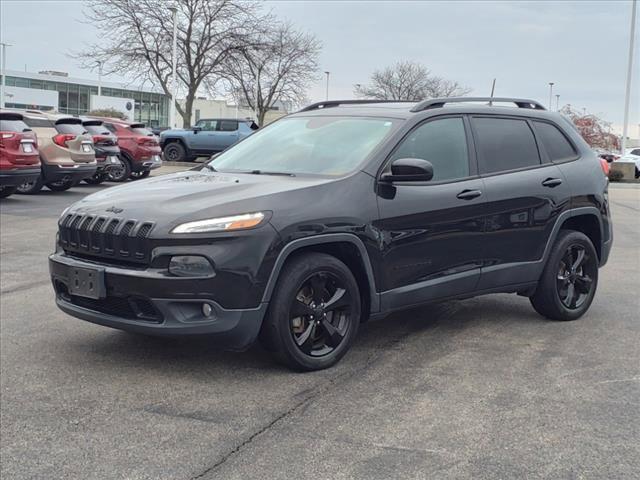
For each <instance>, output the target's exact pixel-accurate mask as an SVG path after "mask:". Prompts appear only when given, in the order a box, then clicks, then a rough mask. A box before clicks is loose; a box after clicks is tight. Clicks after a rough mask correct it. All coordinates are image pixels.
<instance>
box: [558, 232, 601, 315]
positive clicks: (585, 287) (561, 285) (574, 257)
mask: <svg viewBox="0 0 640 480" xmlns="http://www.w3.org/2000/svg"><path fill="white" fill-rule="evenodd" d="M597 268H598V266H597V264H596V263H595V261H594V259H592V258H590V256H589V254H588V253H587V251H586V249H585V247H584V246H582V245H580V244H573V245H570V246H569V248H567V250H566V251H565V254H564V256H563V257H562V260H560V267H559V271H558V277H557V280H558V282H557V288H558V296H559V297H560V301H561V302H562V304H563V305H564V306H565V307H567V308H569V309H571V310H575V309H577V308H580V307H581V306H582V305H583V304H584V302H585V301H586V299H587V298H588V297H589V294H590V293H591V288H592V286H593V271H594V270H595V269H597Z"/></svg>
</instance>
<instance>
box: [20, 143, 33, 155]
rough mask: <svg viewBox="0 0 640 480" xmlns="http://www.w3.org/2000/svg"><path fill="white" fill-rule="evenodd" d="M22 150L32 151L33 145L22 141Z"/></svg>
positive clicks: (25, 151)
mask: <svg viewBox="0 0 640 480" xmlns="http://www.w3.org/2000/svg"><path fill="white" fill-rule="evenodd" d="M22 151H23V152H24V153H33V145H32V144H31V143H23V144H22Z"/></svg>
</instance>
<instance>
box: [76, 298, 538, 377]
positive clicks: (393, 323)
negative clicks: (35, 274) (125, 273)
mask: <svg viewBox="0 0 640 480" xmlns="http://www.w3.org/2000/svg"><path fill="white" fill-rule="evenodd" d="M508 300H509V297H507V296H502V298H495V297H494V298H491V297H484V298H480V299H470V300H466V301H450V302H444V303H437V304H431V305H428V306H423V307H420V308H414V309H410V310H404V311H402V312H397V313H394V314H392V315H389V316H387V317H385V318H383V319H380V320H376V321H371V322H367V323H364V324H361V326H360V331H359V333H358V337H357V339H356V341H355V343H354V345H353V346H352V352H351V353H349V354H348V355H347V356H346V357H345V358H344V359H343V360H342V361H341V362H340V364H339V365H342V366H346V367H347V368H348V366H349V363H350V362H355V363H358V362H360V361H364V357H370V356H371V355H378V354H384V352H385V350H387V349H390V348H397V346H398V345H400V344H401V343H402V342H403V341H405V340H407V339H411V338H414V337H415V336H424V337H425V339H424V341H425V342H427V343H428V342H430V341H432V342H434V343H442V342H443V341H444V342H447V341H448V340H450V339H451V338H452V337H453V335H458V334H459V333H460V332H464V330H466V329H471V328H473V327H474V326H479V327H480V328H487V327H489V328H491V329H500V328H503V326H508V325H509V324H512V323H518V324H520V323H522V322H525V323H527V324H531V325H534V326H535V325H543V324H545V320H544V319H542V318H541V317H539V316H538V315H537V314H535V312H533V310H532V309H531V308H530V307H529V304H528V302H526V300H525V299H522V301H508ZM524 302H526V303H524ZM478 322H480V325H478ZM67 340H68V344H67V345H66V346H65V349H66V350H67V351H69V349H72V350H73V349H78V350H81V351H82V352H76V353H79V354H81V355H82V356H83V358H84V361H85V362H91V361H92V359H91V356H92V355H93V356H96V357H99V361H101V362H102V361H104V359H105V357H106V358H108V359H109V362H110V363H123V364H135V365H138V366H140V365H144V367H145V368H148V369H151V370H157V371H170V370H171V369H177V370H180V371H182V372H184V371H187V372H190V373H195V372H201V374H202V375H204V376H208V375H211V374H212V373H213V372H214V371H221V372H224V371H228V372H236V373H237V372H238V371H239V370H256V369H257V370H260V371H262V372H269V371H271V372H274V373H275V372H281V373H282V372H287V371H288V370H287V368H286V367H284V366H282V365H279V364H277V363H276V362H275V361H274V360H273V359H272V357H271V355H270V354H269V352H267V351H265V350H264V349H262V348H261V347H260V346H259V345H257V344H256V345H254V346H253V347H252V348H250V349H249V350H247V351H245V352H229V351H224V350H222V349H221V348H220V346H218V345H215V344H214V343H213V342H212V341H211V339H210V338H207V337H206V336H196V337H151V336H144V335H139V334H133V333H128V332H122V331H117V330H116V331H114V330H109V329H106V328H101V327H95V330H93V329H92V331H91V332H89V335H88V336H87V335H81V336H78V337H76V338H68V339H67ZM330 370H331V369H330ZM330 370H329V371H330ZM197 376H199V375H197Z"/></svg>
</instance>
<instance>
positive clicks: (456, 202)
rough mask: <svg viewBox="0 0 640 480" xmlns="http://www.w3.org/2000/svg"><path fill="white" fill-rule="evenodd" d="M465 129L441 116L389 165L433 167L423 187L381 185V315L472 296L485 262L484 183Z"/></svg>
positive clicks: (404, 144) (408, 140) (460, 121)
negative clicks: (414, 161) (416, 161)
mask: <svg viewBox="0 0 640 480" xmlns="http://www.w3.org/2000/svg"><path fill="white" fill-rule="evenodd" d="M468 132H469V126H468V122H467V121H466V120H465V119H464V118H463V117H462V116H448V117H438V118H435V119H431V120H428V121H427V122H425V123H422V124H420V125H418V126H417V127H416V128H415V129H414V130H412V131H411V132H410V133H409V134H408V135H407V136H406V137H405V138H404V139H403V140H402V141H401V142H400V144H399V145H398V147H396V149H395V150H394V152H393V154H392V155H391V157H390V159H388V162H387V166H386V167H385V170H387V169H389V168H390V165H389V164H390V162H392V161H393V160H396V159H399V158H421V159H424V160H428V161H429V162H431V163H432V164H433V172H434V177H433V179H432V180H431V181H428V182H406V183H401V182H395V183H393V184H384V183H379V184H378V208H379V212H380V218H379V220H378V222H376V225H375V226H376V227H377V228H378V230H379V231H380V235H381V240H382V247H383V255H382V273H383V275H382V276H383V278H382V282H381V283H382V289H383V293H382V295H381V301H382V308H383V309H385V310H387V309H394V308H396V307H400V306H403V305H404V306H408V305H413V304H419V303H423V302H427V301H430V300H434V299H438V298H445V297H451V296H456V295H464V294H465V293H469V292H472V291H473V290H475V288H476V285H477V283H478V280H479V277H480V267H481V265H482V261H483V255H484V253H483V249H484V242H483V229H484V211H483V208H484V203H485V196H484V183H483V180H482V179H481V178H479V177H478V176H477V167H476V164H475V155H474V154H473V149H472V148H471V143H470V140H469V134H468Z"/></svg>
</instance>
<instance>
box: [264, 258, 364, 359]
mask: <svg viewBox="0 0 640 480" xmlns="http://www.w3.org/2000/svg"><path fill="white" fill-rule="evenodd" d="M315 287H317V288H315ZM340 291H342V293H340ZM360 302H361V299H360V291H359V289H358V283H357V282H356V280H355V278H354V276H353V274H352V273H351V271H350V270H349V268H348V267H347V266H346V265H345V264H344V263H342V262H341V261H340V260H338V259H337V258H335V257H333V256H331V255H327V254H324V253H315V252H314V253H308V254H302V255H299V256H295V257H294V258H292V259H291V260H288V261H287V263H286V265H285V266H284V268H283V269H282V271H281V273H280V277H279V279H278V284H277V285H276V289H275V291H274V293H273V296H272V298H271V303H270V306H269V310H268V312H267V315H266V318H265V320H264V322H263V325H262V329H261V332H260V341H261V343H262V344H263V346H264V347H265V348H266V349H267V350H270V351H271V352H272V353H273V354H274V356H275V357H276V359H277V360H278V361H280V362H281V363H283V364H285V365H287V366H288V367H290V368H292V369H294V370H300V371H312V370H321V369H324V368H328V367H330V366H332V365H334V364H335V363H336V362H338V360H340V359H341V358H342V357H343V356H344V355H345V354H346V353H347V351H348V350H349V347H350V346H351V344H352V343H353V340H354V339H355V337H356V334H357V333H358V325H359V324H360V313H361V312H360V308H361V307H360ZM294 309H296V310H297V312H296V310H294ZM295 313H299V315H298V316H293V315H295Z"/></svg>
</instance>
